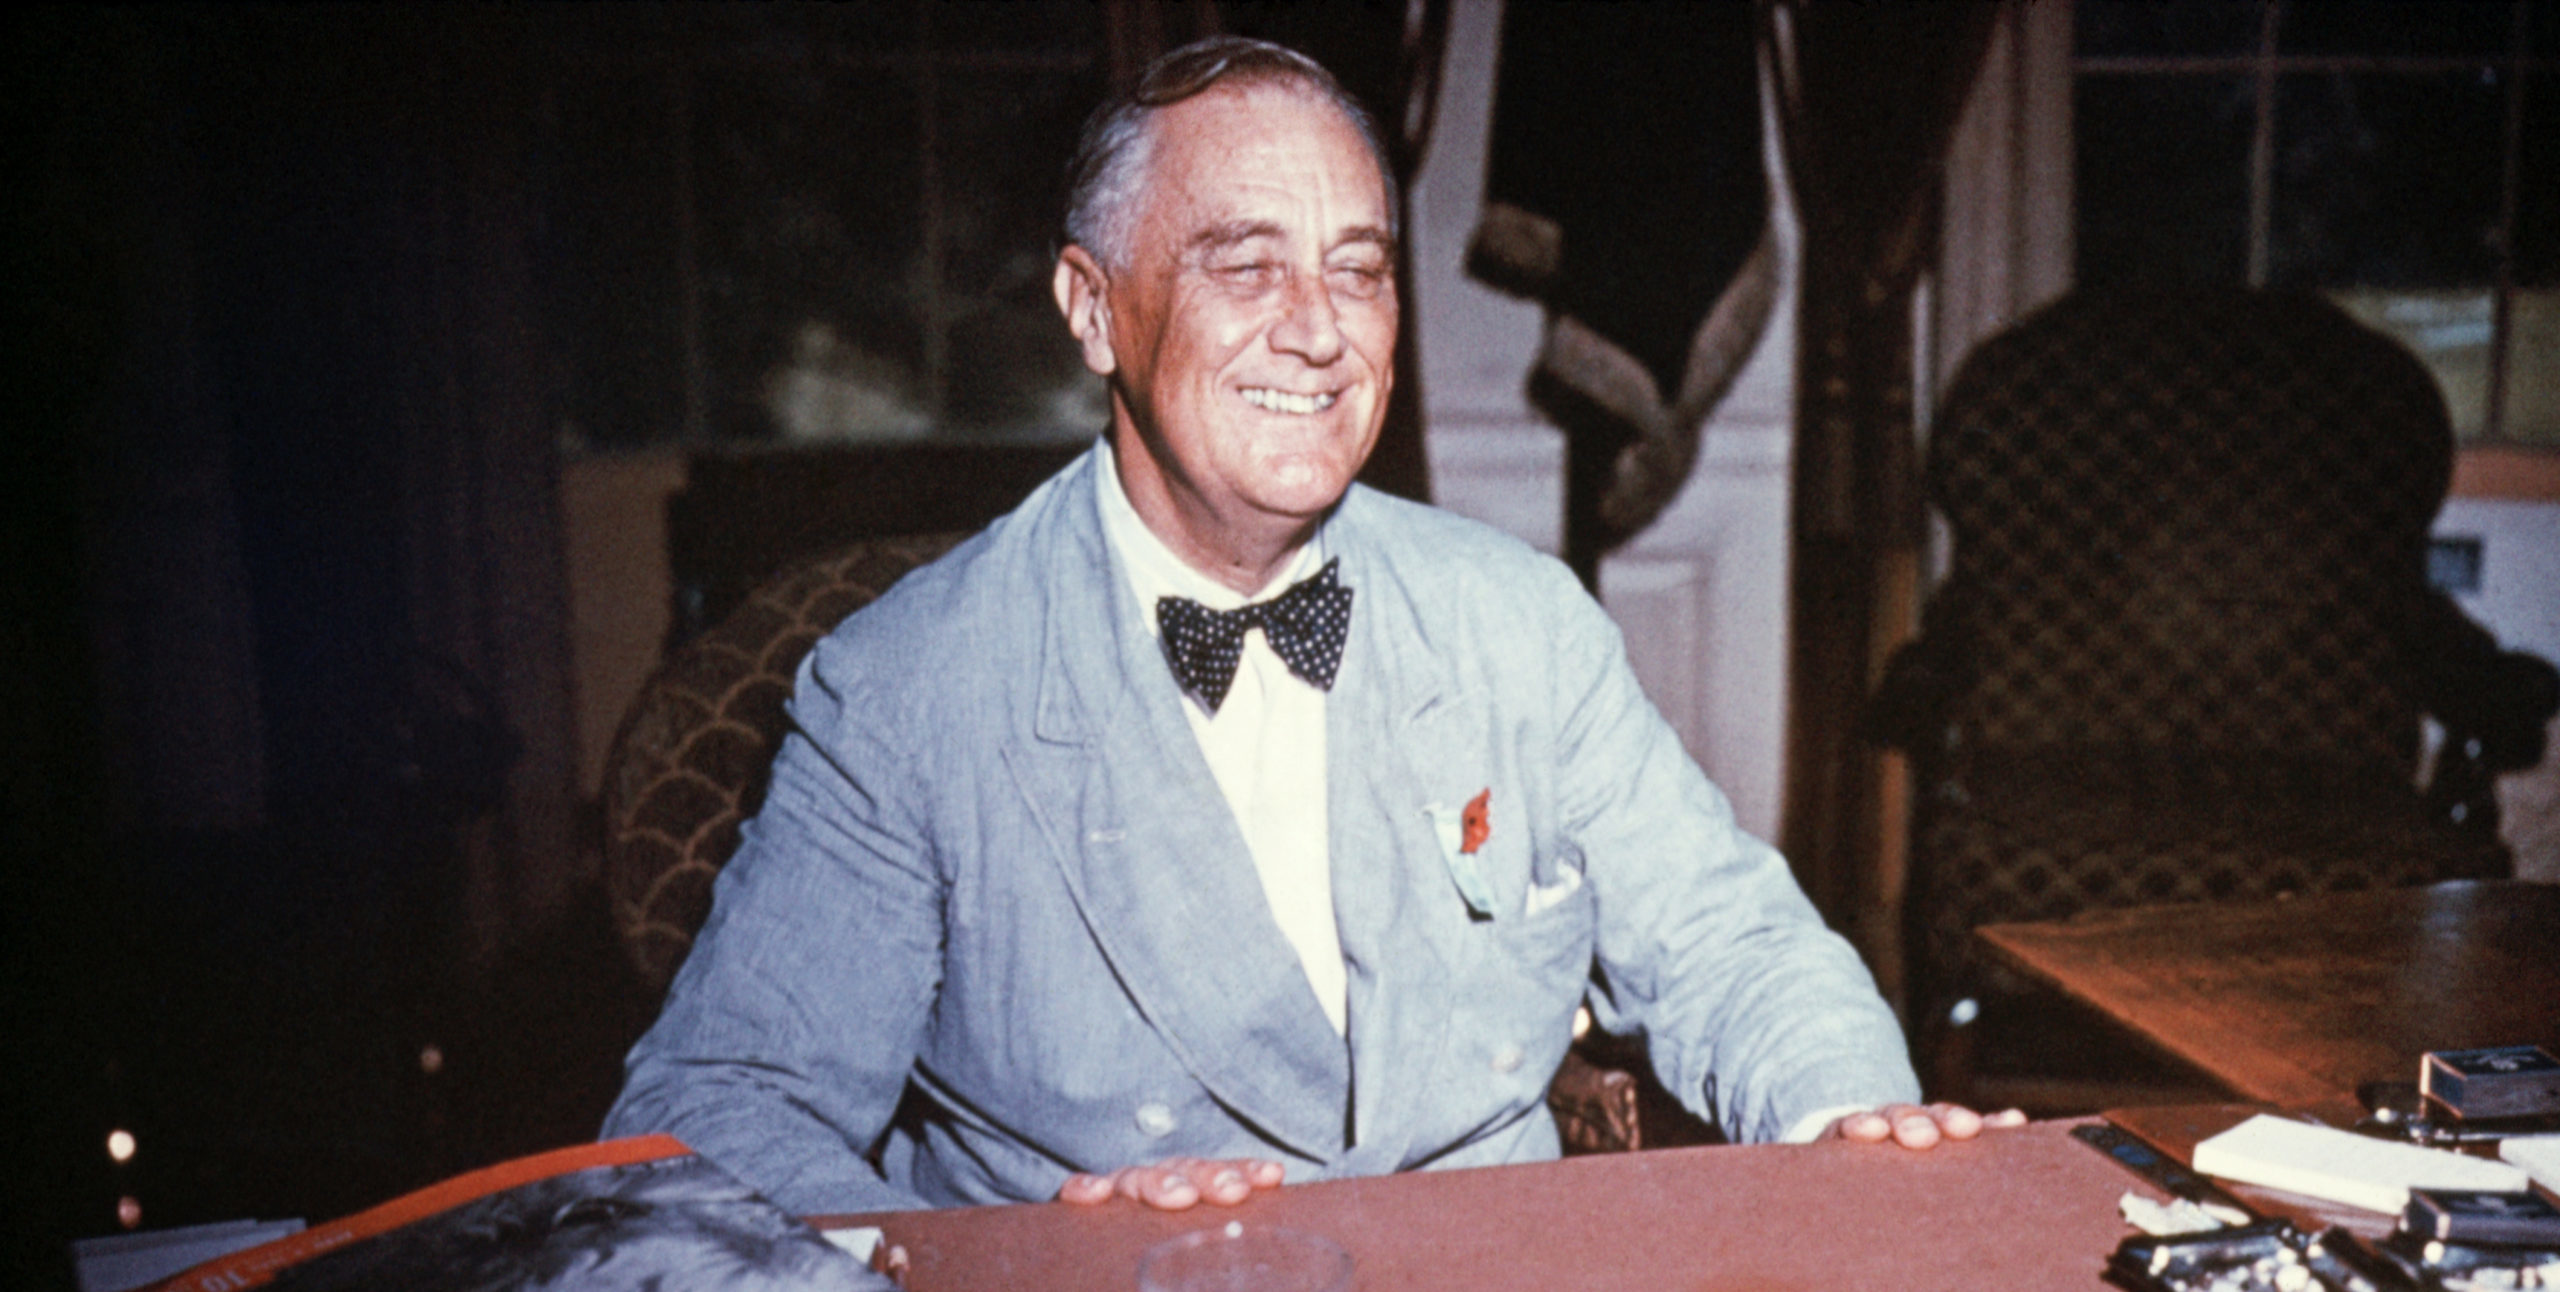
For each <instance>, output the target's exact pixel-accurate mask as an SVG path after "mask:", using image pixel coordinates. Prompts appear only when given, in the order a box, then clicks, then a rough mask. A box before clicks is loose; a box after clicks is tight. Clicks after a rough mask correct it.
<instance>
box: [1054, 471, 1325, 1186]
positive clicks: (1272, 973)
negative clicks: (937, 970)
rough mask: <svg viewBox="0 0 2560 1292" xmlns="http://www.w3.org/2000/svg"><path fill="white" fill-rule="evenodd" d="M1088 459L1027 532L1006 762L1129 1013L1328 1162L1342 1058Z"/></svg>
mask: <svg viewBox="0 0 2560 1292" xmlns="http://www.w3.org/2000/svg"><path fill="white" fill-rule="evenodd" d="M1096 468H1097V460H1096V459H1095V458H1093V457H1090V456H1088V457H1087V458H1086V459H1085V460H1084V461H1083V463H1081V464H1080V465H1079V466H1078V467H1077V470H1078V471H1079V472H1080V473H1081V474H1080V475H1079V476H1077V477H1075V478H1074V479H1073V480H1072V481H1071V482H1070V483H1071V484H1072V485H1073V487H1071V488H1066V489H1062V490H1060V491H1059V495H1058V499H1057V505H1056V506H1054V507H1053V508H1051V510H1050V511H1049V513H1048V515H1047V516H1045V517H1044V518H1043V521H1044V523H1043V524H1042V526H1041V527H1040V528H1041V529H1042V530H1044V531H1045V532H1044V533H1041V534H1038V535H1036V536H1035V537H1034V541H1035V543H1037V544H1038V546H1037V547H1036V548H1035V549H1034V550H1035V551H1036V552H1037V553H1038V554H1037V555H1035V556H1034V558H1033V559H1034V560H1039V561H1045V562H1047V563H1048V564H1049V568H1048V569H1047V570H1046V571H1045V576H1046V577H1045V579H1044V582H1043V586H1044V588H1045V590H1046V594H1047V596H1048V597H1049V602H1048V607H1047V613H1046V615H1045V617H1044V618H1045V625H1044V631H1045V633H1046V637H1045V640H1044V642H1043V646H1042V651H1041V656H1042V659H1041V670H1042V671H1041V677H1040V680H1039V694H1038V699H1037V709H1036V713H1035V716H1034V720H1033V724H1032V731H1031V735H1030V739H1028V740H1015V741H1012V742H1009V744H1008V747H1007V749H1006V760H1007V763H1008V765H1009V766H1010V768H1011V770H1012V772H1013V774H1014V776H1015V778H1016V781H1017V784H1018V785H1019V786H1020V788H1021V790H1022V792H1023V794H1024V796H1025V797H1026V799H1027V800H1028V801H1029V803H1030V806H1031V809H1032V811H1033V813H1034V814H1035V815H1036V816H1037V817H1038V819H1039V821H1040V824H1041V827H1042V829H1043V831H1044V832H1045V833H1046V835H1047V837H1048V840H1049V844H1050V849H1051V852H1052V853H1053V854H1054V855H1055V857H1056V859H1057V863H1058V866H1059V869H1060V872H1061V874H1062V875H1063V876H1064V878H1065V881H1066V884H1067V887H1068V889H1069V890H1070V892H1071V893H1072V894H1073V896H1074V899H1075V902H1076V904H1077V907H1078V908H1079V910H1080V911H1081V912H1082V913H1083V916H1084V919H1085V923H1086V926H1087V927H1088V929H1090V931H1091V932H1092V934H1093V937H1094V940H1095V941H1096V942H1097V943H1098V944H1099V945H1100V946H1101V948H1102V952H1103V955H1104V956H1105V957H1106V958H1107V959H1109V960H1110V962H1111V966H1112V969H1113V970H1114V972H1115V973H1116V974H1117V975H1118V978H1119V980H1120V984H1121V986H1122V987H1124V988H1125V989H1126V990H1127V992H1128V994H1129V996H1130V999H1131V1000H1132V1002H1133V1003H1134V1004H1135V1005H1136V1006H1137V1008H1138V1010H1139V1011H1140V1013H1142V1014H1143V1015H1144V1016H1145V1017H1146V1018H1147V1019H1148V1021H1149V1023H1150V1024H1151V1025H1152V1026H1153V1027H1154V1028H1155V1029H1156V1031H1157V1032H1158V1033H1159V1034H1160V1035H1161V1036H1163V1038H1164V1039H1165V1042H1166V1044H1167V1045H1168V1046H1170V1047H1171V1048H1172V1049H1173V1050H1174V1052H1175V1053H1176V1055H1177V1056H1178V1057H1179V1058H1180V1059H1181V1061H1182V1062H1183V1064H1184V1065H1185V1066H1186V1067H1188V1068H1189V1069H1190V1070H1191V1072H1192V1073H1193V1074H1194V1075H1195V1076H1197V1077H1198V1078H1199V1079H1200V1081H1201V1083H1202V1084H1203V1085H1205V1086H1207V1087H1208V1088H1209V1090H1210V1091H1211V1092H1212V1093H1213V1094H1215V1095H1216V1096H1217V1098H1218V1099H1219V1100H1220V1102H1222V1103H1224V1104H1226V1105H1227V1106H1228V1107H1230V1108H1232V1109H1233V1110H1235V1112H1236V1114H1237V1116H1239V1117H1240V1118H1241V1119H1243V1120H1244V1121H1246V1122H1248V1123H1251V1124H1252V1125H1254V1126H1255V1127H1256V1128H1258V1129H1259V1130H1261V1131H1262V1132H1263V1133H1265V1134H1267V1135H1269V1136H1271V1137H1272V1138H1273V1139H1275V1140H1277V1141H1279V1142H1280V1143H1282V1144H1285V1145H1287V1146H1288V1147H1290V1148H1291V1149H1293V1150H1295V1151H1297V1152H1299V1153H1302V1154H1304V1155H1306V1156H1308V1157H1311V1158H1315V1159H1317V1160H1321V1161H1329V1160H1332V1159H1333V1158H1334V1157H1335V1156H1336V1155H1338V1154H1339V1153H1340V1151H1341V1147H1342V1140H1343V1133H1344V1127H1343V1115H1342V1101H1343V1095H1344V1092H1345V1091H1346V1090H1347V1089H1348V1088H1349V1085H1350V1063H1349V1058H1348V1056H1347V1054H1346V1053H1345V1050H1344V1046H1343V1043H1342V1039H1341V1038H1340V1037H1338V1036H1336V1035H1335V1034H1334V1031H1333V1027H1332V1025H1331V1024H1330V1023H1328V1022H1326V1021H1325V1017H1324V1012H1323V1010H1322V1009H1321V1008H1320V1007H1319V1006H1318V1005H1317V1003H1316V999H1315V995H1314V993H1313V992H1312V991H1310V990H1309V989H1308V987H1307V980H1306V974H1305V972H1304V970H1303V969H1301V968H1300V966H1299V964H1298V960H1297V955H1296V953H1295V951H1294V950H1292V949H1291V947H1290V946H1289V944H1288V941H1287V939H1286V938H1284V937H1283V936H1282V935H1281V933H1280V929H1279V925H1278V924H1277V923H1276V922H1275V921H1274V920H1273V919H1272V918H1271V916H1270V914H1269V911H1270V907H1269V903H1268V902H1267V901H1266V900H1265V898H1264V897H1263V894H1262V885H1261V880H1260V878H1259V877H1258V876H1257V874H1256V873H1255V870H1254V865H1253V859H1252V855H1251V853H1250V852H1248V851H1247V850H1246V847H1245V842H1244V836H1243V834H1242V832H1241V831H1239V830H1238V829H1237V827H1236V824H1235V819H1234V816H1233V814H1232V813H1230V812H1229V811H1228V810H1227V809H1226V807H1225V803H1224V800H1223V798H1222V797H1221V795H1220V793H1219V790H1218V787H1217V783H1216V781H1215V780H1214V779H1213V778H1212V777H1211V775H1210V773H1209V767H1208V763H1207V761H1206V760H1205V759H1203V758H1202V756H1201V754H1200V747H1199V743H1198V741H1197V739H1196V738H1195V737H1194V736H1193V735H1192V733H1191V728H1190V725H1189V722H1188V720H1187V719H1186V718H1184V716H1183V714H1182V710H1181V707H1180V706H1181V703H1182V701H1181V698H1180V696H1179V694H1178V693H1177V692H1176V690H1175V688H1174V687H1173V685H1172V684H1171V680H1170V677H1169V675H1168V674H1167V672H1166V669H1165V664H1164V660H1163V657H1162V655H1161V653H1160V650H1159V648H1158V646H1157V645H1156V642H1155V639H1154V637H1153V636H1152V635H1151V634H1149V633H1148V632H1147V631H1146V628H1145V625H1144V621H1142V620H1140V619H1138V618H1137V615H1138V613H1139V611H1138V608H1137V604H1136V598H1135V596H1134V595H1133V594H1132V593H1131V592H1130V591H1129V588H1128V582H1127V580H1126V578H1125V577H1123V575H1122V574H1121V572H1120V571H1119V569H1118V567H1117V566H1116V564H1115V563H1114V562H1113V560H1112V559H1111V555H1110V552H1109V550H1108V544H1107V543H1106V542H1105V541H1104V539H1103V536H1102V528H1101V523H1100V520H1099V517H1098V515H1097V514H1096V512H1095V499H1094V495H1093V487H1094V481H1093V478H1092V473H1093V471H1094V470H1095V469H1096Z"/></svg>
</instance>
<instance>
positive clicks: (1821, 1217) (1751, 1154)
mask: <svg viewBox="0 0 2560 1292" xmlns="http://www.w3.org/2000/svg"><path fill="white" fill-rule="evenodd" d="M2072 1124H2074V1123H2062V1122H2043V1123H2038V1124H2035V1125H2031V1126H2026V1127H2021V1128H2019V1129H2015V1130H2007V1131H1995V1132H1986V1133H1985V1135H1984V1136H1983V1138H1981V1139H1979V1140H1975V1141H1971V1142H1968V1143H1961V1144H1958V1143H1949V1144H1942V1145H1940V1146H1939V1147H1937V1148H1935V1149H1932V1150H1930V1151H1928V1152H1926V1153H1912V1152H1909V1151H1906V1150H1903V1149H1900V1148H1893V1147H1886V1146H1878V1145H1860V1144H1847V1143H1839V1142H1833V1143H1824V1144H1808V1145H1801V1146H1795V1145H1760V1146H1753V1147H1743V1148H1734V1147H1717V1148H1691V1149H1666V1150H1659V1151H1655V1152H1646V1153H1618V1154H1605V1155H1601V1156H1596V1157H1583V1158H1574V1159H1571V1160H1568V1161H1563V1162H1548V1163H1541V1164H1538V1165H1533V1166H1512V1167H1492V1168H1486V1169H1480V1170H1471V1171H1425V1172H1415V1173H1411V1174H1406V1175H1397V1176H1388V1177H1384V1178H1380V1179H1369V1180H1342V1181H1333V1182H1329V1183H1324V1184H1310V1185H1301V1186H1293V1187H1289V1188H1284V1189H1282V1190H1280V1191H1279V1192H1277V1193H1275V1194H1272V1195H1270V1196H1267V1197H1263V1198H1257V1199H1255V1200H1253V1201H1252V1202H1251V1203H1249V1204H1247V1205H1246V1206H1245V1207H1242V1208H1239V1209H1236V1210H1233V1211H1227V1210H1220V1209H1215V1208H1207V1207H1202V1208H1195V1209H1193V1210H1191V1211H1188V1212H1179V1213H1162V1212H1151V1211H1147V1210H1145V1209H1143V1208H1141V1207H1139V1206H1137V1205H1136V1204H1134V1203H1123V1202H1113V1203H1109V1204H1106V1205H1105V1206H1103V1207H1101V1208H1098V1209H1084V1208H1069V1207H1066V1206H1062V1205H1058V1204H1047V1205H1038V1206H1015V1207H976V1208H967V1209H961V1210H953V1211H934V1212H903V1213H894V1214H890V1215H883V1216H869V1217H829V1218H823V1219H821V1220H820V1221H819V1222H818V1223H820V1224H822V1225H840V1224H868V1225H878V1226H880V1227H881V1228H882V1229H883V1230H884V1231H885V1232H886V1234H887V1238H888V1241H889V1242H892V1243H896V1244H899V1245H901V1246H903V1247H905V1248H906V1249H907V1254H908V1257H909V1259H910V1262H911V1267H910V1273H909V1275H908V1279H907V1286H908V1287H909V1288H910V1289H911V1290H912V1292H982V1290H983V1292H998V1290H1010V1289H1017V1288H1040V1289H1050V1290H1054V1292H1078V1290H1079V1289H1091V1290H1092V1292H1131V1289H1133V1288H1134V1287H1135V1286H1136V1281H1137V1275H1136V1270H1137V1265H1138V1258H1139V1255H1140V1254H1141V1253H1143V1252H1144V1251H1145V1250H1146V1249H1147V1248H1148V1247H1150V1246H1152V1245H1154V1244H1156V1243H1158V1242H1161V1241H1163V1240H1165V1239H1167V1238H1170V1237H1173V1236H1174V1235H1176V1234H1181V1233H1186V1232H1189V1231H1191V1230H1195V1229H1203V1228H1211V1227H1215V1226H1218V1225H1222V1224H1224V1223H1225V1222H1226V1221H1227V1220H1229V1219H1231V1218H1235V1219H1243V1220H1248V1221H1252V1222H1258V1223H1268V1224H1277V1225H1286V1226H1290V1227H1292V1228H1297V1229H1304V1230H1309V1231H1312V1232H1314V1233H1318V1234H1323V1235H1325V1236H1327V1237H1329V1238H1331V1239H1333V1240H1334V1241H1335V1242H1338V1243H1340V1244H1342V1246H1343V1247H1344V1248H1346V1249H1348V1250H1349V1251H1350V1252H1351V1254H1352V1257H1353V1259H1354V1260H1355V1261H1356V1262H1357V1266H1358V1269H1357V1274H1356V1277H1355V1282H1354V1286H1355V1287H1356V1288H1358V1289H1359V1292H1387V1290H1388V1289H1407V1288H1452V1289H1469V1290H1470V1292H1473V1290H1475V1289H1511V1288H1519V1289H1539V1290H1541V1292H1546V1290H1550V1289H1554V1290H1563V1289H1572V1290H1573V1292H1586V1290H1589V1292H1599V1290H1602V1289H1613V1288H1626V1289H1643V1290H1644V1292H1667V1290H1670V1289H1733V1290H1735V1292H1745V1290H1747V1292H1779V1290H1780V1289H1797V1290H1802V1292H1815V1290H1817V1289H1819V1290H1823V1292H1828V1290H1829V1289H1835V1288H1878V1289H1893V1290H1894V1292H1931V1290H1934V1289H1946V1290H1948V1292H1957V1290H1959V1289H1961V1290H1962V1292H2001V1290H2003V1289H2018V1290H2019V1292H2028V1290H2032V1292H2056V1290H2057V1289H2063V1290H2067V1289H2072V1288H2091V1289H2096V1288H2102V1287H2105V1286H2107V1285H2106V1284H2104V1283H2103V1282H2102V1281H2101V1279H2100V1277H2099V1272H2100V1270H2101V1269H2103V1268H2104V1266H2105V1263H2106V1258H2107V1256H2108V1254H2109V1253H2111V1252H2113V1251H2114V1250H2115V1246H2116V1244H2117V1242H2118V1241H2120V1240H2121V1239H2122V1238H2123V1237H2124V1236H2125V1235H2126V1234H2128V1233H2130V1232H2132V1231H2131V1230H2130V1229H2128V1228H2127V1227H2126V1226H2125V1225H2124V1223H2123V1222H2122V1221H2121V1220H2120V1219H2118V1217H2117V1213H2116V1200H2117V1199H2118V1198H2119V1197H2121V1196H2122V1195H2123V1194H2124V1193H2125V1192H2126V1191H2127V1190H2128V1189H2131V1190H2136V1191H2139V1192H2141V1193H2142V1194H2143V1195H2144V1196H2146V1197H2150V1198H2153V1199H2160V1198H2161V1197H2162V1196H2163V1195H2161V1194H2160V1192H2159V1191H2158V1190H2156V1189H2153V1188H2152V1187H2151V1186H2150V1185H2149V1184H2148V1183H2146V1182H2144V1181H2142V1180H2140V1179H2138V1178H2137V1177H2135V1176H2133V1175H2132V1174H2130V1173H2128V1172H2126V1171H2125V1170H2124V1169H2123V1168H2122V1167H2119V1166H2118V1165H2116V1164H2115V1163H2114V1162H2113V1161H2111V1160H2109V1159H2108V1158H2107V1157H2106V1156H2104V1155H2103V1154H2101V1153H2099V1152H2098V1151H2096V1150H2094V1149H2092V1148H2090V1147H2088V1146H2087V1145H2085V1144H2082V1143H2080V1142H2079V1141H2077V1140H2074V1139H2072V1138H2071V1137H2070V1135H2069V1133H2068V1132H2069V1129H2070V1126H2071V1125H2072Z"/></svg>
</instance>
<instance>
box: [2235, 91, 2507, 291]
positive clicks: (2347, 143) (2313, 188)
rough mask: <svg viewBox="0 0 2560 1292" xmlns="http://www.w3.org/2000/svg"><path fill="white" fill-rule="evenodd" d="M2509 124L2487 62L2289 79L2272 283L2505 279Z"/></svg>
mask: <svg viewBox="0 0 2560 1292" xmlns="http://www.w3.org/2000/svg"><path fill="white" fill-rule="evenodd" d="M2505 121H2506V114H2505V110H2504V99H2503V92H2502V90H2501V89H2500V87H2499V86H2498V85H2497V84H2496V83H2495V81H2494V80H2489V79H2484V78H2483V77H2482V76H2480V75H2478V74H2476V73H2453V74H2442V75H2427V76H2394V75H2378V74H2362V75H2351V74H2347V73H2313V74H2300V75H2291V76H2286V77H2283V78H2281V79H2280V80H2279V81H2278V82H2277V91H2276V174H2275V223H2274V228H2273V230H2272V233H2271V237H2270V241H2269V246H2268V253H2269V254H2268V280H2269V282H2270V283H2272V284H2274V285H2277V286H2291V287H2347V286H2357V287H2454V286H2471V285H2479V286H2485V285H2487V284H2488V283H2490V282H2492V281H2494V280H2495V278H2496V274H2497V258H2496V230H2497V224H2498V186H2499V183H2500V175H2501V174H2502V172H2503V167H2502V165H2501V160H2500V141H2501V140H2502V139H2503V138H2504V136H2505Z"/></svg>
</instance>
